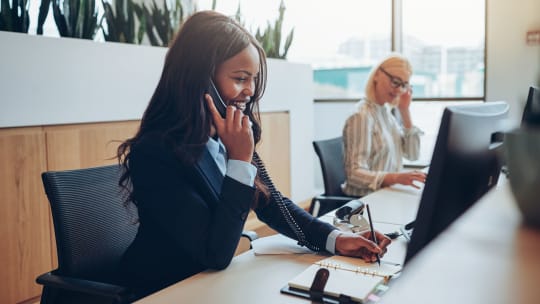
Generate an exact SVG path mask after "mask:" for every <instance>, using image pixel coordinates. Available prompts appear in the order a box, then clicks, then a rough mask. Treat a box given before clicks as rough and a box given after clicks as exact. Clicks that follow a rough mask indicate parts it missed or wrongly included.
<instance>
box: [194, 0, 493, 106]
mask: <svg viewBox="0 0 540 304" xmlns="http://www.w3.org/2000/svg"><path fill="white" fill-rule="evenodd" d="M211 2H212V1H211V0H199V1H198V7H199V8H200V9H205V8H206V9H208V8H210V6H211ZM280 2H281V0H267V1H241V2H240V6H241V11H242V16H244V19H245V25H246V27H247V28H248V29H251V30H252V32H253V31H254V30H255V29H256V28H257V27H262V26H265V25H266V22H268V21H271V22H273V21H274V20H276V18H277V16H278V7H279V4H280ZM238 3H239V0H220V1H217V7H216V9H217V10H218V11H221V12H223V13H226V14H230V15H233V14H234V13H235V12H236V9H237V8H238ZM285 6H286V10H285V20H284V24H283V35H286V34H288V33H289V31H290V30H291V29H292V28H294V39H293V43H292V45H291V48H290V50H289V53H288V56H287V59H288V60H291V61H295V62H302V63H308V64H311V65H312V67H313V69H314V82H315V86H314V87H315V98H316V99H340V100H342V99H358V98H360V97H361V96H362V95H363V91H364V86H365V81H366V79H367V76H368V73H369V71H370V70H371V67H372V66H373V64H374V63H376V62H378V61H379V60H380V59H381V58H383V57H384V56H386V55H387V54H388V53H389V52H391V51H398V52H402V53H403V54H404V55H405V56H407V57H408V58H409V59H410V60H411V62H412V64H413V68H414V72H415V73H414V77H413V78H412V79H411V83H412V85H413V86H414V92H415V99H418V98H425V99H430V100H433V99H452V100H456V99H468V100H471V99H483V98H484V77H485V69H484V62H485V61H484V53H485V52H484V50H485V0H455V1H442V0H338V1H333V2H331V1H323V0H310V1H301V0H285ZM308 6H309V9H308V8H307V7H308ZM393 12H394V13H393ZM392 41H394V42H395V43H392Z"/></svg>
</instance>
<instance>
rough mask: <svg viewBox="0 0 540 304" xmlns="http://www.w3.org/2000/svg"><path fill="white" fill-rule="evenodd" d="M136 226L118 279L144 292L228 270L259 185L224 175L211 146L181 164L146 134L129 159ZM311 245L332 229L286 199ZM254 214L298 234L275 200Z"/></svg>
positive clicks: (156, 137) (156, 138)
mask: <svg viewBox="0 0 540 304" xmlns="http://www.w3.org/2000/svg"><path fill="white" fill-rule="evenodd" d="M129 166H130V170H131V181H132V185H133V195H134V197H135V199H136V201H137V203H138V207H137V209H138V216H139V224H140V226H139V230H138V233H137V236H136V237H135V240H134V241H133V243H132V244H131V246H130V247H129V248H128V250H127V252H126V253H125V255H124V257H123V260H122V267H121V277H122V281H123V283H124V284H126V285H127V286H130V287H132V288H133V289H134V290H135V292H136V293H137V294H138V295H139V296H144V295H147V294H149V293H152V292H155V291H157V290H159V289H162V288H164V287H166V286H168V285H170V284H172V283H175V282H178V281H180V280H183V279H185V278H187V277H189V276H191V275H194V274H196V273H199V272H201V271H204V270H206V269H218V270H219V269H224V268H225V267H227V266H228V265H229V263H230V262H231V259H232V258H233V255H234V251H235V249H236V247H237V245H238V241H239V239H240V236H241V233H242V230H243V226H244V223H245V220H246V218H247V215H248V212H249V211H250V206H251V205H252V202H253V200H254V195H255V189H254V188H252V187H249V186H246V185H244V184H242V183H239V182H237V181H235V180H234V179H232V178H230V177H227V176H225V177H223V175H222V174H221V172H220V171H219V169H218V167H217V165H216V163H215V161H214V160H213V158H212V157H211V155H210V154H209V152H208V151H207V150H205V151H204V153H203V155H202V157H201V159H200V160H199V161H198V162H197V163H196V164H194V165H183V164H182V163H181V162H179V161H178V160H177V158H176V157H175V156H174V154H173V152H172V151H171V149H168V148H167V147H166V146H165V145H164V144H163V143H162V142H161V141H160V140H159V135H152V134H150V135H145V136H144V137H143V138H142V139H141V140H140V141H139V143H137V144H135V145H134V146H133V147H132V149H131V154H130V157H129ZM284 200H285V203H286V204H287V206H288V209H289V210H290V212H291V214H292V215H293V217H294V218H295V220H296V221H297V223H298V224H299V226H300V227H301V228H302V230H303V231H304V233H305V235H306V238H307V240H308V241H309V242H311V243H312V244H314V245H316V246H318V247H320V248H323V249H324V248H325V245H326V239H327V236H328V234H329V233H330V232H331V231H332V230H333V229H335V228H334V227H333V226H332V225H329V224H327V223H324V222H321V221H319V220H317V219H316V218H314V217H312V216H311V215H310V214H309V213H307V212H305V211H304V210H303V209H302V208H300V207H298V206H297V205H296V204H294V203H292V202H291V201H290V200H289V199H287V198H284ZM255 212H256V214H257V217H258V218H259V219H260V220H261V221H263V222H265V223H267V224H268V225H269V226H270V227H272V228H273V229H275V230H277V231H279V232H281V233H283V234H285V235H287V236H289V237H291V238H296V237H295V235H294V233H293V231H292V230H291V229H290V227H289V226H288V225H287V223H286V222H285V220H284V218H283V216H282V215H281V212H280V210H279V208H278V206H277V205H276V203H275V202H274V201H272V200H270V201H261V202H259V207H258V208H256V209H255Z"/></svg>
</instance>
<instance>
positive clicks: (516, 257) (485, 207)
mask: <svg viewBox="0 0 540 304" xmlns="http://www.w3.org/2000/svg"><path fill="white" fill-rule="evenodd" d="M419 194H420V192H419V191H417V190H412V189H409V188H405V187H392V188H388V189H383V190H381V191H378V192H376V193H375V194H372V195H368V196H366V197H364V198H363V200H364V201H366V202H368V203H370V206H372V207H370V208H373V209H372V212H373V217H374V218H375V219H376V220H377V221H391V220H392V221H396V222H395V223H394V224H382V223H378V225H377V228H378V229H380V230H383V231H384V230H386V229H391V227H392V225H394V226H396V224H403V223H407V222H409V221H410V220H412V219H413V218H414V216H415V215H416V213H415V212H416V208H414V207H415V206H417V204H418V200H419ZM375 199H377V201H375ZM415 204H416V205H415ZM411 206H412V207H413V208H412V209H413V210H406V209H407V208H411ZM400 211H403V214H400V213H399V212H400ZM411 214H413V216H412V217H411ZM375 219H374V220H375ZM405 247H406V245H405V243H404V242H403V240H402V239H401V238H400V239H398V241H395V242H393V243H392V245H391V246H390V247H389V251H388V253H387V255H386V256H385V257H384V259H388V260H394V259H400V258H401V259H402V257H403V255H404V253H405ZM539 252H540V231H538V230H531V229H528V228H525V227H522V226H521V224H520V215H519V213H518V211H517V209H516V207H515V206H514V200H513V197H512V196H511V193H510V190H509V188H508V184H506V183H503V184H501V185H500V186H499V187H498V188H496V189H494V190H492V191H491V192H489V193H488V194H487V195H486V196H485V197H483V198H482V199H481V200H480V202H478V204H476V205H475V206H474V207H473V208H472V209H471V210H470V211H469V212H467V213H466V214H465V215H464V216H463V217H461V218H460V219H458V221H457V222H456V223H455V224H454V225H452V226H451V227H450V228H449V230H448V231H446V232H443V233H442V234H441V236H440V238H437V239H435V240H434V241H433V242H432V243H431V244H430V245H429V246H428V247H427V248H425V249H424V250H423V251H421V252H420V253H419V254H418V255H417V256H416V257H415V259H413V260H412V261H411V262H410V264H408V265H407V267H406V268H405V270H404V273H403V274H402V275H401V276H400V277H399V278H398V279H396V280H395V281H394V282H393V283H392V285H391V288H390V289H389V291H388V292H387V294H385V295H384V296H383V297H382V298H381V301H380V303H443V304H444V303H452V304H455V303H474V304H477V303H525V304H528V303H531V304H532V303H538V302H539V300H540V288H538V282H540V257H539V256H538V254H539ZM324 257H325V256H323V255H315V254H304V255H273V256H271V255H266V256H255V255H254V254H253V253H252V252H251V251H248V252H246V253H244V254H242V255H239V256H237V257H235V258H234V259H233V261H232V263H231V265H230V266H229V267H228V268H227V269H226V270H223V271H206V272H203V273H200V274H197V275H195V276H193V277H190V278H188V279H186V280H184V281H181V282H179V283H177V284H174V285H172V286H170V287H168V288H166V289H164V290H162V291H159V292H157V293H155V294H152V295H150V296H148V297H146V298H144V299H141V300H140V301H139V302H138V303H143V304H144V303H158V304H159V303H235V304H236V303H263V304H264V303H293V304H294V303H304V304H306V303H309V301H306V300H304V299H300V298H296V297H292V296H288V295H283V294H280V293H279V290H280V288H281V287H283V286H284V285H285V284H286V283H287V281H288V280H290V279H291V278H293V277H294V276H296V275H297V274H298V273H300V272H302V271H303V270H304V269H305V268H306V267H307V266H308V265H309V264H311V263H313V262H315V261H318V260H320V259H322V258H324ZM471 269H473V270H474V271H471ZM434 274H436V275H434ZM243 286H245V287H243Z"/></svg>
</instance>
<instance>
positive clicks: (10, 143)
mask: <svg viewBox="0 0 540 304" xmlns="http://www.w3.org/2000/svg"><path fill="white" fill-rule="evenodd" d="M261 120H262V128H263V135H262V141H261V143H260V145H259V147H258V148H257V150H258V151H259V153H260V155H261V157H262V159H263V160H264V162H265V164H266V166H267V169H268V171H269V173H270V175H271V176H272V179H273V181H274V183H275V184H276V187H277V188H278V189H279V190H280V191H281V192H282V193H283V194H284V195H286V196H289V195H290V192H291V190H290V189H291V185H290V180H291V179H290V176H291V175H290V168H291V166H290V142H289V141H290V137H289V125H290V124H289V113H288V112H272V113H261ZM138 127H139V121H123V122H103V123H89V124H71V125H58V126H43V127H25V128H8V129H0V168H2V170H1V173H0V178H1V179H0V193H2V194H3V198H2V200H0V211H1V215H0V220H1V223H0V237H1V238H2V240H5V241H2V242H0V250H1V252H0V260H1V261H3V264H4V263H5V265H6V266H5V267H4V271H3V272H2V274H0V281H1V282H5V283H4V284H1V285H0V303H17V302H22V301H26V300H28V299H30V298H32V297H36V296H38V295H39V294H40V292H41V286H39V285H37V284H36V283H35V278H36V277H37V276H38V275H39V274H41V273H44V272H46V271H50V270H53V269H55V268H56V267H57V258H56V243H55V238H54V228H53V226H52V220H51V216H50V210H49V203H48V200H47V198H46V195H45V192H44V190H43V184H42V182H41V173H42V172H44V171H53V170H54V171H56V170H70V169H79V168H88V167H95V166H102V165H108V164H113V163H116V162H117V160H116V158H115V155H116V149H117V147H118V145H119V144H120V143H121V142H122V141H124V140H126V139H127V138H130V137H132V136H133V135H134V134H135V132H136V131H137V129H138ZM248 222H249V224H247V226H250V227H252V228H253V229H251V230H256V231H258V232H260V233H262V234H263V235H266V234H269V233H270V232H268V231H267V230H268V229H269V228H267V226H266V225H265V224H263V223H261V222H259V221H258V220H257V219H256V217H255V216H254V215H251V216H250V219H249V220H248ZM248 246H249V244H248ZM244 247H245V244H244ZM239 250H242V249H239Z"/></svg>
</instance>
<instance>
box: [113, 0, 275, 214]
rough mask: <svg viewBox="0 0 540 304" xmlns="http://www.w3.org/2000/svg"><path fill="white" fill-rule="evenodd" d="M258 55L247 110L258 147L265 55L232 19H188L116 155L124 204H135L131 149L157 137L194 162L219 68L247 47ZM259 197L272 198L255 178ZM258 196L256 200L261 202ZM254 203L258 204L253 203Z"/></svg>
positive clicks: (203, 15) (205, 15)
mask: <svg viewBox="0 0 540 304" xmlns="http://www.w3.org/2000/svg"><path fill="white" fill-rule="evenodd" d="M250 44H251V45H253V46H255V48H256V49H257V51H258V53H259V61H260V70H259V76H258V77H257V78H256V81H255V90H254V95H253V96H252V97H251V102H249V103H248V104H247V108H246V110H245V111H244V113H245V114H246V115H248V116H249V118H250V120H251V122H252V123H253V124H252V128H253V137H254V141H255V144H257V143H258V142H259V141H260V139H261V123H260V121H261V120H260V116H259V108H258V107H259V103H258V101H259V99H260V98H261V97H262V95H263V93H264V90H265V87H266V56H265V53H264V51H263V49H262V48H261V47H260V45H259V43H258V42H257V40H256V39H255V38H253V36H252V35H251V34H250V33H249V32H248V31H247V30H246V29H244V28H243V27H242V26H241V25H240V24H238V23H237V22H236V21H235V20H234V19H232V18H229V17H227V16H224V15H222V14H220V13H217V12H214V11H201V12H198V13H195V14H193V15H192V16H191V17H189V18H188V19H187V20H186V21H185V23H184V24H183V25H182V27H181V28H180V30H179V32H178V34H177V35H176V37H175V39H174V40H173V41H172V43H171V45H170V46H169V50H168V52H167V55H166V57H165V63H164V66H163V71H162V73H161V78H160V80H159V83H158V85H157V87H156V89H155V91H154V94H153V95H152V98H151V99H150V103H149V104H148V107H147V108H146V110H145V112H144V114H143V117H142V119H141V125H140V127H139V130H138V131H137V134H136V135H135V136H134V137H133V138H130V139H128V140H126V141H124V142H123V143H122V144H120V146H119V147H118V150H117V158H118V161H119V163H120V165H122V166H123V169H124V171H123V174H122V176H121V177H120V181H119V185H120V186H121V187H122V188H123V189H124V190H125V191H126V199H125V205H126V206H127V205H128V204H129V203H130V202H133V203H134V204H135V205H137V202H136V200H135V198H134V197H133V192H132V189H131V185H130V181H131V179H130V168H129V156H130V149H131V147H132V146H133V145H135V144H137V142H138V141H139V140H140V139H141V137H142V136H143V135H145V134H147V133H148V132H156V131H157V132H159V133H160V134H161V135H162V138H161V139H162V141H163V143H164V144H165V145H166V146H168V147H170V148H171V149H172V150H173V151H174V153H175V155H176V157H177V158H178V160H179V161H181V162H182V163H184V164H193V163H195V162H196V161H197V160H198V159H199V157H200V156H201V154H202V152H203V151H204V148H205V145H206V142H207V141H208V136H209V134H210V130H211V125H212V118H211V115H210V113H209V112H208V110H207V107H206V101H205V100H204V94H205V93H206V91H207V88H208V87H209V85H210V78H211V77H213V76H214V73H215V71H216V68H217V67H218V66H219V65H221V64H222V63H223V62H224V61H226V60H227V59H229V58H231V57H233V56H234V55H236V54H238V53H239V52H241V51H242V50H244V49H245V48H246V47H248V46H249V45H250ZM255 184H256V188H257V190H258V194H263V195H264V196H266V197H268V190H267V188H266V186H265V185H264V184H263V183H262V182H261V180H260V178H259V177H257V178H256V180H255ZM258 197H259V195H257V198H258ZM254 203H256V202H254Z"/></svg>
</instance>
